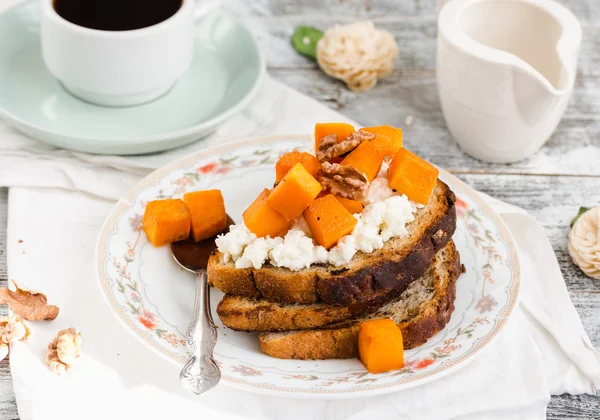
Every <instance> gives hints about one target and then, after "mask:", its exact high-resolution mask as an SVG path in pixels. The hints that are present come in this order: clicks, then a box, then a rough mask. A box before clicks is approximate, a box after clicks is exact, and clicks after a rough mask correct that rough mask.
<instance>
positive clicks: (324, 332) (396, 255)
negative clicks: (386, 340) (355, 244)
mask: <svg viewBox="0 0 600 420" xmlns="http://www.w3.org/2000/svg"><path fill="white" fill-rule="evenodd" d="M454 202H455V196H454V193H453V192H452V191H451V190H450V188H449V187H448V186H447V185H446V184H445V183H444V182H442V181H441V180H439V179H438V181H437V184H436V185H435V188H434V191H433V193H432V194H431V196H430V197H429V201H428V202H427V204H426V205H425V206H424V207H422V208H420V209H418V210H417V212H416V213H415V220H414V221H412V222H410V223H409V224H408V225H407V230H408V235H406V236H403V237H400V238H393V239H391V240H389V241H388V242H386V243H385V245H384V247H383V248H381V249H379V250H376V251H374V252H372V253H368V254H366V253H362V252H358V253H357V254H356V255H355V256H354V257H353V258H352V260H350V262H349V263H348V264H346V265H345V266H343V267H335V266H331V265H323V264H315V265H312V266H310V267H309V268H305V269H302V270H300V271H292V270H289V269H287V268H282V267H274V266H271V265H264V266H263V267H261V268H259V269H254V268H244V269H238V268H236V267H235V265H234V263H233V262H225V259H224V258H223V255H222V254H221V253H220V252H218V251H217V252H215V253H214V254H213V255H212V256H211V258H210V260H209V264H208V280H209V282H210V283H211V285H213V286H214V287H216V288H218V289H219V290H221V291H222V292H224V293H225V296H224V297H223V299H222V300H221V302H220V303H219V305H218V307H217V314H218V316H219V318H220V319H221V321H222V322H223V324H224V325H225V326H227V327H229V328H231V329H233V330H236V331H256V332H260V335H259V343H260V348H261V349H262V351H264V352H265V353H267V354H268V355H271V356H273V357H278V358H284V359H333V358H349V357H356V355H357V336H358V325H359V323H360V321H364V320H369V319H377V318H391V319H392V320H393V321H394V322H396V324H397V325H398V326H399V328H400V329H401V331H402V335H403V341H404V348H405V349H410V348H414V347H416V346H419V345H421V344H423V343H425V342H426V341H427V339H429V338H430V337H432V336H433V335H435V334H436V333H437V332H438V331H440V330H441V329H443V328H444V327H445V325H446V323H447V322H448V321H449V319H450V316H451V315H452V312H453V311H454V298H455V295H456V280H457V279H458V276H459V275H460V271H461V264H460V256H459V253H458V251H457V250H456V247H455V245H454V243H453V241H452V239H451V238H452V235H453V234H454V231H455V228H456V212H455V208H454Z"/></svg>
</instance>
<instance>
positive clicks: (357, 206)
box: [335, 196, 363, 213]
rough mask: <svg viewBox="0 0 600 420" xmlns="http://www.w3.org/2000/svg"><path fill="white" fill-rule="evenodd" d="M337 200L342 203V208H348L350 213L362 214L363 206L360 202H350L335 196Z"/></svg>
mask: <svg viewBox="0 0 600 420" xmlns="http://www.w3.org/2000/svg"><path fill="white" fill-rule="evenodd" d="M335 198H337V200H338V201H339V202H340V203H342V206H344V207H346V210H348V211H349V212H350V213H360V212H362V211H363V205H362V203H361V202H360V201H356V200H350V199H348V198H344V197H338V196H335Z"/></svg>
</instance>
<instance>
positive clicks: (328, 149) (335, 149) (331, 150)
mask: <svg viewBox="0 0 600 420" xmlns="http://www.w3.org/2000/svg"><path fill="white" fill-rule="evenodd" d="M374 138H375V134H373V133H369V132H368V131H363V130H358V131H355V132H354V133H352V134H351V135H349V136H348V137H347V138H345V139H344V140H342V141H341V142H339V143H338V142H337V140H338V138H337V134H330V135H328V136H325V137H323V138H322V139H321V143H319V150H317V159H319V162H323V161H326V160H328V159H331V158H334V157H337V156H342V155H344V154H346V153H348V152H351V151H352V150H354V149H356V148H357V147H358V145H359V144H361V143H362V142H363V141H365V140H373V139H374Z"/></svg>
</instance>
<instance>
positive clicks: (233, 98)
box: [0, 0, 266, 155]
mask: <svg viewBox="0 0 600 420" xmlns="http://www.w3.org/2000/svg"><path fill="white" fill-rule="evenodd" d="M39 3H40V1H39V0H29V1H25V2H23V3H22V4H19V5H17V6H15V7H13V8H11V9H9V10H7V11H6V12H4V13H2V14H0V39H1V40H2V46H1V48H0V117H1V118H2V119H4V120H5V121H6V122H8V123H9V124H12V125H14V126H15V127H16V128H18V129H19V130H21V131H22V132H24V133H25V134H27V135H29V136H31V137H33V138H35V139H38V140H41V141H44V142H46V143H50V144H52V145H55V146H58V147H63V148H67V149H73V150H78V151H82V152H88V153H100V154H119V155H124V154H138V153H150V152H156V151H160V150H166V149H171V148H174V147H178V146H181V145H184V144H187V143H191V142H193V141H196V140H198V139H200V138H202V137H204V136H206V135H208V134H210V133H212V132H213V131H215V130H216V129H217V127H218V126H219V125H220V124H221V123H223V122H224V121H225V120H227V119H228V118H230V117H232V116H233V115H234V114H236V113H237V112H239V111H241V110H242V108H244V107H245V106H246V105H247V104H248V103H249V102H250V100H251V99H252V98H253V97H254V96H255V95H256V93H257V91H258V88H259V85H260V82H261V80H262V79H263V76H264V74H265V68H266V65H265V60H264V57H263V55H262V53H261V51H260V48H259V46H258V43H257V42H256V39H254V37H253V36H252V34H251V33H250V32H249V31H248V29H247V28H246V27H245V26H244V25H243V24H241V23H240V22H239V21H238V20H236V19H235V18H234V17H232V16H231V15H229V14H228V13H227V12H225V11H222V10H214V11H212V12H211V13H209V14H208V15H207V16H205V17H203V18H202V19H201V20H199V21H198V22H197V23H196V26H195V30H194V59H193V60H192V64H191V65H190V68H189V69H188V70H187V71H186V72H185V73H184V74H183V75H182V76H181V77H180V78H179V79H178V80H177V82H176V83H175V85H174V86H173V88H172V89H171V90H170V91H169V92H168V93H166V94H165V95H163V96H162V97H161V98H158V99H156V100H154V101H152V102H149V103H147V104H142V105H138V106H131V107H103V106H97V105H93V104H90V103H87V102H84V101H82V100H80V99H77V98H75V97H73V96H71V95H70V94H69V93H68V92H67V91H66V90H65V89H64V88H63V87H62V86H61V85H60V83H59V82H58V80H56V79H55V78H54V77H53V76H52V75H51V74H50V72H49V71H48V69H47V68H46V65H45V64H44V60H43V59H42V51H41V45H40V29H39V28H40V4H39ZM174 110H176V111H174Z"/></svg>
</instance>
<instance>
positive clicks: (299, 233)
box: [216, 164, 423, 271]
mask: <svg viewBox="0 0 600 420" xmlns="http://www.w3.org/2000/svg"><path fill="white" fill-rule="evenodd" d="M384 165H385V164H384ZM386 173H387V165H385V166H384V167H382V170H381V171H380V173H379V174H378V177H377V178H375V179H374V180H373V182H372V183H371V185H370V186H369V193H368V196H367V198H366V200H365V201H364V202H363V204H364V205H365V208H364V209H363V211H362V213H360V214H355V215H354V217H356V219H357V220H358V223H357V224H356V226H355V228H354V230H353V231H352V233H351V234H350V235H346V236H344V237H343V238H341V239H340V240H339V241H338V243H337V244H336V245H335V246H334V247H332V248H331V249H330V250H329V251H327V250H326V249H325V248H323V247H322V246H317V245H315V244H314V242H313V240H312V239H311V237H312V235H311V233H310V229H309V227H308V224H307V223H306V220H304V217H302V216H301V217H298V218H297V219H296V220H294V223H293V225H292V229H290V230H289V231H288V233H287V234H286V235H285V237H284V238H270V237H266V238H257V237H256V235H255V234H253V233H252V232H250V231H249V230H248V228H247V227H246V226H245V225H244V224H240V225H235V226H232V227H231V230H230V232H229V233H227V234H226V235H221V236H219V237H218V238H217V240H216V244H217V247H218V249H219V251H221V252H222V253H223V255H224V260H225V262H229V261H234V262H235V266H236V267H237V268H250V267H254V268H257V269H258V268H260V267H262V266H263V264H265V263H266V262H268V263H270V264H271V265H273V266H275V267H287V268H289V269H290V270H294V271H297V270H301V269H303V268H307V267H310V266H311V265H312V264H325V263H329V264H332V265H334V266H342V265H344V264H347V263H348V262H349V261H350V260H351V259H352V257H353V256H354V255H355V254H356V253H357V252H358V251H362V252H365V253H370V252H373V251H375V250H377V249H381V248H383V246H384V244H385V242H387V241H388V240H390V239H392V238H397V237H403V236H405V235H407V234H408V231H407V230H406V225H407V224H408V223H410V222H412V221H413V220H414V219H415V217H414V213H415V212H416V211H417V209H418V208H421V207H423V206H422V205H420V204H417V203H414V202H412V201H410V200H409V199H408V198H407V197H406V196H405V195H400V194H399V193H397V192H395V191H393V190H392V189H391V188H390V187H389V185H388V182H387V178H386Z"/></svg>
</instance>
